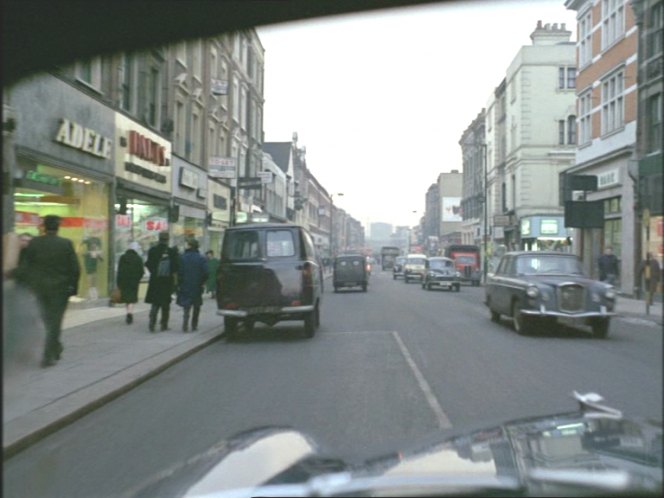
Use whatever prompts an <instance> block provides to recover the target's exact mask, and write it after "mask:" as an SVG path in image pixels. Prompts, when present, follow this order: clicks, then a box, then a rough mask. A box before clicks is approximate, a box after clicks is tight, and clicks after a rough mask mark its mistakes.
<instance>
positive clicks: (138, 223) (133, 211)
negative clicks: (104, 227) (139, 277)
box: [114, 198, 168, 269]
mask: <svg viewBox="0 0 664 498" xmlns="http://www.w3.org/2000/svg"><path fill="white" fill-rule="evenodd" d="M125 203H126V205H125ZM115 210H116V213H118V214H116V215H115V238H114V242H115V268H116V269H117V264H118V261H119V260H120V256H122V255H123V254H124V253H125V251H126V250H127V248H128V247H129V244H130V243H131V242H138V245H139V246H140V251H139V256H141V257H142V258H143V259H145V258H146V256H147V252H148V250H149V249H150V247H152V246H153V245H155V244H157V243H158V242H159V232H162V231H168V207H167V206H165V205H159V204H153V203H152V202H151V201H147V200H143V199H136V198H126V199H123V200H122V203H121V204H116V205H115ZM124 211H126V213H124V214H123V212H124Z"/></svg>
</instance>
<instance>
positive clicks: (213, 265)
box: [205, 250, 219, 298]
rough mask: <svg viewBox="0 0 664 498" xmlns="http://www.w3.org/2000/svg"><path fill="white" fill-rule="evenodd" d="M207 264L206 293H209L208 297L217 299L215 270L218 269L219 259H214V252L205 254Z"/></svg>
mask: <svg viewBox="0 0 664 498" xmlns="http://www.w3.org/2000/svg"><path fill="white" fill-rule="evenodd" d="M205 257H206V258H207V264H208V278H207V282H206V284H205V286H206V291H207V292H209V293H210V297H212V298H214V297H217V269H218V268H219V258H215V257H214V251H212V250H210V251H208V252H206V253H205Z"/></svg>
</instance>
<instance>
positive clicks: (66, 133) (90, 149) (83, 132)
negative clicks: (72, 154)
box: [55, 119, 113, 159]
mask: <svg viewBox="0 0 664 498" xmlns="http://www.w3.org/2000/svg"><path fill="white" fill-rule="evenodd" d="M55 141H56V142H59V143H61V144H64V145H67V146H69V147H73V148H74V149H80V150H82V151H83V152H87V153H88V154H92V155H93V156H97V157H101V158H103V159H110V158H111V148H112V144H113V142H112V141H111V139H110V138H106V137H104V136H102V135H100V134H99V133H97V132H96V131H94V130H91V129H90V128H83V127H82V126H81V125H80V124H78V123H75V122H73V121H70V120H68V119H62V120H61V121H60V128H59V129H58V133H57V134H56V135H55Z"/></svg>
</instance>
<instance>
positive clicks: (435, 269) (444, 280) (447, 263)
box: [422, 256, 461, 292]
mask: <svg viewBox="0 0 664 498" xmlns="http://www.w3.org/2000/svg"><path fill="white" fill-rule="evenodd" d="M460 277H461V274H460V273H459V272H458V271H457V270H456V268H455V267H454V260H453V259H450V258H445V257H443V256H435V257H431V258H428V259H427V262H426V273H425V274H424V279H423V280H422V288H423V289H426V290H431V289H433V288H440V289H447V290H455V291H456V292H459V291H460V290H461V278H460Z"/></svg>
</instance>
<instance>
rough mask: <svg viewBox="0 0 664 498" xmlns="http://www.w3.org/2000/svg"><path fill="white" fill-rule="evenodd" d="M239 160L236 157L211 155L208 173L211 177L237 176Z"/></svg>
mask: <svg viewBox="0 0 664 498" xmlns="http://www.w3.org/2000/svg"><path fill="white" fill-rule="evenodd" d="M236 171H237V160H236V159H235V158H234V157H211V158H210V160H209V161H208V175H209V176H210V177H211V178H228V179H230V178H235V177H236Z"/></svg>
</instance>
